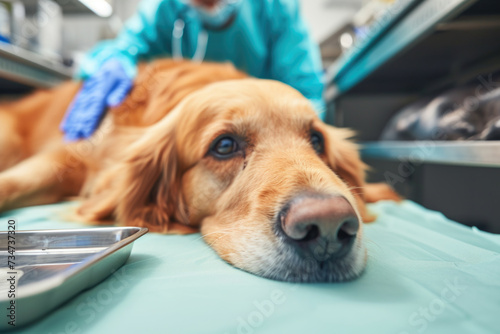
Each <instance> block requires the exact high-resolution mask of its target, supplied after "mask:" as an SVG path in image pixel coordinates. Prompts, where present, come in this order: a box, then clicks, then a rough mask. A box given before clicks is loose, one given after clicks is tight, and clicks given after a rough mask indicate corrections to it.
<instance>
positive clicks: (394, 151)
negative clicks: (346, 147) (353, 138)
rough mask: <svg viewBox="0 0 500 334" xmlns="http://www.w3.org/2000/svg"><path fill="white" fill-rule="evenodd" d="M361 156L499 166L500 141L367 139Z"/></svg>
mask: <svg viewBox="0 0 500 334" xmlns="http://www.w3.org/2000/svg"><path fill="white" fill-rule="evenodd" d="M361 154H362V156H363V157H364V158H375V159H383V160H396V161H397V160H401V161H410V162H415V163H417V164H422V163H435V164H445V165H460V166H475V167H500V142H493V141H492V142H471V141H461V142H436V141H417V142H390V141H387V142H368V143H364V144H362V149H361Z"/></svg>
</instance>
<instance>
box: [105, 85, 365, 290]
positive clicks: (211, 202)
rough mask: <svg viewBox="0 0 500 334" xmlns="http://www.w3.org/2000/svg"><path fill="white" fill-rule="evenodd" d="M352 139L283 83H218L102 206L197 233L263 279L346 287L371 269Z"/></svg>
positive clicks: (162, 131)
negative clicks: (367, 266)
mask: <svg viewBox="0 0 500 334" xmlns="http://www.w3.org/2000/svg"><path fill="white" fill-rule="evenodd" d="M350 135H351V133H350V132H349V131H347V130H341V129H337V128H334V127H331V126H328V125H325V124H324V123H323V122H321V121H320V120H319V119H318V117H317V116H316V115H315V112H314V111H313V109H312V107H311V105H310V103H309V101H308V100H307V99H305V98H304V97H303V96H302V95H301V94H300V93H298V92H297V91H296V90H294V89H292V88H291V87H289V86H287V85H284V84H282V83H278V82H275V81H270V80H258V79H242V80H233V81H224V82H218V83H213V84H210V85H208V86H206V87H205V88H202V89H200V90H198V91H196V92H194V93H191V94H190V95H189V96H188V97H187V98H185V99H184V100H183V101H182V102H181V103H180V104H179V105H178V106H177V107H176V108H175V109H174V110H173V111H172V112H171V113H169V114H168V115H167V116H166V117H165V118H163V119H162V120H160V121H159V122H158V123H156V124H155V125H153V126H151V127H150V128H148V130H147V131H146V133H145V134H144V135H143V136H142V137H141V138H140V139H139V140H138V141H137V142H135V143H134V144H133V146H132V147H130V149H129V153H128V158H127V159H126V160H125V161H124V162H123V163H122V164H121V165H120V166H119V167H118V169H117V170H116V175H117V176H116V177H117V179H119V181H116V182H114V185H113V188H114V194H115V195H114V196H115V198H114V199H113V200H112V201H109V200H107V199H103V202H106V201H107V202H109V203H111V202H112V203H113V211H114V214H115V216H116V217H117V218H118V220H119V221H121V222H125V223H127V224H129V225H141V226H146V227H148V228H150V229H151V230H153V231H159V232H167V233H168V232H173V233H175V232H180V233H185V232H187V231H189V230H190V229H198V228H199V229H201V233H202V235H203V236H204V239H205V241H206V242H207V243H208V244H209V245H210V246H211V247H212V248H213V249H214V250H215V251H216V252H217V253H218V254H219V255H220V257H221V258H223V259H224V260H226V261H227V262H229V263H231V264H233V265H234V266H236V267H238V268H241V269H243V270H246V271H249V272H251V273H254V274H257V275H260V276H264V277H268V278H273V279H278V280H286V281H296V282H313V281H314V282H318V281H328V282H330V281H343V280H349V279H352V278H355V277H357V276H358V275H359V274H360V273H361V272H362V270H363V268H364V266H365V260H366V252H365V248H364V246H363V241H362V222H363V219H364V216H365V206H364V198H363V185H364V167H365V166H364V165H363V163H362V162H361V160H360V159H359V155H358V151H357V148H356V146H355V145H354V144H352V143H351V142H349V141H347V138H348V137H349V136H350ZM122 175H123V176H122Z"/></svg>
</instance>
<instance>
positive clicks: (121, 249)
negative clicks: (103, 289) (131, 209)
mask: <svg viewBox="0 0 500 334" xmlns="http://www.w3.org/2000/svg"><path fill="white" fill-rule="evenodd" d="M147 232H148V229H146V228H139V227H109V228H108V227H104V228H92V229H69V230H40V231H16V233H15V245H13V246H14V247H15V252H14V256H15V259H13V258H10V260H14V261H11V262H10V263H9V256H10V255H12V254H10V253H9V247H8V245H9V243H8V233H7V232H0V331H2V330H5V329H15V328H19V327H20V326H23V325H26V324H28V323H30V322H32V321H34V320H36V319H38V318H40V317H41V316H43V315H45V314H47V313H49V312H50V311H52V310H53V309H54V308H56V307H57V306H59V305H60V304H62V303H63V302H65V301H67V300H68V299H70V298H71V297H73V296H74V295H76V294H77V293H79V292H81V291H83V290H85V289H88V288H90V287H92V286H94V285H96V284H97V283H99V282H100V281H102V280H103V279H105V278H106V277H108V276H109V275H111V274H112V273H113V272H114V271H115V270H117V269H118V268H120V267H121V266H122V265H123V264H124V263H125V261H127V259H128V257H129V255H130V252H131V251H132V245H133V244H132V243H133V242H134V241H135V240H136V239H137V238H139V237H141V236H143V235H144V234H146V233H147ZM10 240H12V238H11V239H10ZM11 245H12V243H11ZM10 250H11V251H12V248H10ZM12 262H14V263H15V265H14V266H13V268H14V269H12V268H9V264H10V265H12ZM9 273H16V274H9ZM12 276H14V277H15V280H14V281H11V282H14V283H15V284H14V290H15V298H12V296H11V297H9V294H10V293H9V291H14V290H12V286H11V285H10V283H11V282H9V281H8V279H9V278H11V277H12ZM12 300H14V301H15V325H16V326H15V327H13V326H12V325H9V323H8V322H9V321H10V318H9V315H10V314H12V307H11V305H12V302H11V301H12ZM9 307H10V310H9Z"/></svg>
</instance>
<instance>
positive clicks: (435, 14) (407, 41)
mask: <svg viewBox="0 0 500 334" xmlns="http://www.w3.org/2000/svg"><path fill="white" fill-rule="evenodd" d="M476 1H477V0H425V1H423V2H418V3H417V5H416V6H411V5H415V3H414V2H409V3H408V4H407V6H408V8H411V9H412V10H411V11H410V12H409V13H407V14H406V16H405V17H404V19H401V16H402V15H403V14H404V13H405V12H407V10H405V11H402V12H401V13H399V12H398V13H399V15H394V18H393V20H395V19H398V18H399V20H400V21H399V22H398V23H397V24H393V25H392V28H390V29H385V30H383V36H379V35H377V34H375V35H374V36H373V37H372V39H373V40H374V41H375V42H371V41H366V42H364V44H366V46H364V48H361V49H362V51H363V52H361V51H358V52H354V53H353V54H352V55H347V59H346V60H343V61H342V62H341V63H340V65H339V66H338V67H337V68H336V70H335V76H334V78H333V81H334V84H335V85H336V86H337V91H338V94H342V93H345V92H347V91H348V90H349V89H351V88H353V87H354V86H355V85H357V84H358V83H360V82H361V81H362V80H363V79H365V78H366V77H367V76H369V75H370V74H371V73H373V72H374V71H375V70H377V69H378V68H379V67H381V66H382V65H383V64H384V63H386V62H387V61H389V60H390V59H391V58H393V57H394V56H395V55H397V54H399V53H401V52H403V51H404V50H406V49H408V48H409V47H410V46H411V45H413V44H416V43H417V42H418V41H420V40H421V39H423V38H425V37H426V36H428V35H430V34H431V33H432V32H433V31H434V29H435V28H436V26H437V25H438V24H440V23H442V22H445V21H446V20H447V19H449V18H451V17H453V16H455V15H457V14H459V13H461V12H462V11H463V10H464V9H465V8H467V7H468V6H470V5H472V4H474V3H475V2H476ZM370 42H371V43H370ZM358 54H360V55H359V56H357V55H358Z"/></svg>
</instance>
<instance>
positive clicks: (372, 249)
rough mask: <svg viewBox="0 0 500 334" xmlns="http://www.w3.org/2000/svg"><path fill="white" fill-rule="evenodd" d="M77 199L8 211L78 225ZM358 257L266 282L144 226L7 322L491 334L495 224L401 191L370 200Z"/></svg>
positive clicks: (495, 324)
mask: <svg viewBox="0 0 500 334" xmlns="http://www.w3.org/2000/svg"><path fill="white" fill-rule="evenodd" d="M74 205H75V203H72V202H69V203H64V204H57V205H48V206H39V207H32V208H26V209H22V210H16V211H11V212H7V213H3V214H2V215H0V220H1V221H5V220H6V218H8V217H15V218H16V220H17V222H18V227H17V228H18V230H30V229H59V228H81V227H82V225H81V224H76V223H69V222H65V221H64V218H62V217H64V215H65V214H67V211H68V209H71V207H72V206H74ZM370 208H371V210H372V212H374V213H376V214H377V215H378V220H377V221H376V222H375V223H372V224H369V225H366V226H365V242H366V244H367V247H368V251H369V262H368V267H367V269H366V271H365V273H364V274H363V276H362V277H360V278H359V279H358V280H356V281H353V282H348V283H340V284H292V283H284V282H276V281H271V280H267V279H263V278H259V277H256V276H254V275H251V274H248V273H245V272H243V271H241V270H238V269H235V268H233V267H231V266H230V265H228V264H227V263H225V262H224V261H222V260H221V259H219V257H218V256H217V255H216V254H215V253H214V252H213V251H212V250H211V249H210V248H209V247H208V246H207V245H206V244H205V243H204V242H203V240H202V239H201V237H200V235H199V234H195V235H188V236H168V235H159V234H153V233H150V234H147V235H145V236H144V237H142V238H140V239H138V240H137V241H136V242H135V244H134V248H133V250H132V254H131V255H130V258H129V260H128V262H127V263H126V264H125V265H124V266H123V267H121V268H120V269H119V270H118V271H117V272H115V273H114V274H113V275H111V276H110V277H108V278H107V279H106V280H105V281H103V282H101V283H100V284H98V285H97V286H95V287H93V288H91V289H89V290H87V291H84V292H83V293H81V294H79V295H77V296H76V297H75V298H73V299H71V300H70V301H69V302H67V303H65V304H63V305H62V306H61V307H60V308H58V309H57V310H55V311H54V312H52V313H50V314H49V315H48V316H46V317H45V318H43V319H42V320H40V321H38V322H36V323H34V324H32V325H30V326H28V327H24V328H23V329H21V330H19V331H16V332H15V333H36V334H39V333H40V334H41V333H47V334H49V333H52V334H60V333H68V334H73V333H75V334H76V333H92V334H100V333H102V334H111V333H175V334H177V333H181V334H182V333H193V334H203V333H217V334H218V333H220V334H232V333H237V334H240V333H242V334H251V333H269V334H280V333H287V334H294V333H300V334H304V333H313V334H316V333H332V334H343V333H347V334H357V333H363V334H364V333H369V334H378V333H383V334H391V333H393V334H413V333H426V334H431V333H436V334H447V333H453V334H461V333H473V334H481V333H489V334H498V333H500V235H493V234H489V233H485V232H482V231H479V230H477V229H474V228H472V229H471V228H468V227H465V226H462V225H459V224H457V223H455V222H452V221H450V220H448V219H446V218H445V217H443V215H441V214H440V213H436V212H433V211H429V210H426V209H424V208H422V207H420V206H419V205H417V204H415V203H413V202H410V201H405V202H403V203H401V204H396V203H393V202H379V203H377V204H374V205H371V206H370Z"/></svg>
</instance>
